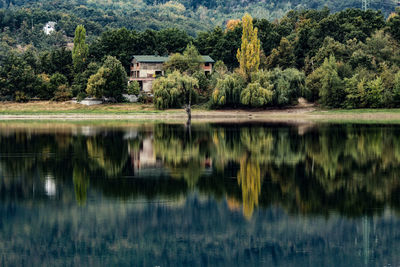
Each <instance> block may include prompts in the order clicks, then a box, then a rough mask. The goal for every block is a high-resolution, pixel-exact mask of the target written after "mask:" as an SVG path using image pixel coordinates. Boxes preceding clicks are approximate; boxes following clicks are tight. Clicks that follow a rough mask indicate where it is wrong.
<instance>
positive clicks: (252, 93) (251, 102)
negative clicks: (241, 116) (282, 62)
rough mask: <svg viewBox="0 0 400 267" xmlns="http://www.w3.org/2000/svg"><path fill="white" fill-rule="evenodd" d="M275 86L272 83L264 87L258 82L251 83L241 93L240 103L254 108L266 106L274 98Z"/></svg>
mask: <svg viewBox="0 0 400 267" xmlns="http://www.w3.org/2000/svg"><path fill="white" fill-rule="evenodd" d="M273 87H274V86H273V85H272V84H271V85H269V87H268V88H264V87H262V86H261V85H260V84H259V83H258V82H253V83H249V84H248V85H247V86H246V88H244V89H243V91H242V93H241V95H240V103H241V104H243V105H245V106H248V107H254V108H259V107H263V106H266V105H268V104H269V103H270V102H271V100H272V95H273V93H272V91H271V90H272V88H273Z"/></svg>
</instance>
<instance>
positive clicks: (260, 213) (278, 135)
mask: <svg viewBox="0 0 400 267" xmlns="http://www.w3.org/2000/svg"><path fill="white" fill-rule="evenodd" d="M9 265H11V266H14V265H15V266H30V265H48V266H56V265H62V266H69V265H77V266H87V265H96V266H99V265H101V266H124V265H131V266H400V125H359V124H356V125H355V124H300V125H293V124H283V123H242V124H237V123H225V124H224V123H211V124H193V125H192V126H191V127H190V128H188V127H186V126H185V125H184V124H162V123H158V124H151V123H147V124H132V123H129V124H127V125H126V126H118V127H117V126H101V125H97V126H96V124H90V123H80V124H69V123H65V124H57V123H38V124H30V123H29V124H24V123H1V124H0V266H9Z"/></svg>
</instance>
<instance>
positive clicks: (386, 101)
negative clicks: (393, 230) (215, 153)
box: [0, 0, 400, 108]
mask: <svg viewBox="0 0 400 267" xmlns="http://www.w3.org/2000/svg"><path fill="white" fill-rule="evenodd" d="M268 3H269V2H258V3H253V2H252V1H247V2H243V1H242V2H236V1H221V2H219V1H216V2H212V3H211V2H207V1H205V2H194V1H193V2H190V1H182V2H165V3H164V2H162V1H161V2H157V3H156V2H152V1H147V2H141V1H136V2H128V1H126V2H124V1H120V2H107V1H104V2H102V1H94V2H86V1H81V2H80V1H69V2H63V1H17V0H15V1H5V2H4V1H3V2H2V7H3V8H2V9H0V27H1V32H0V39H1V43H0V63H1V66H0V97H1V99H2V100H17V101H27V100H29V99H31V98H40V99H54V100H60V101H62V100H67V99H70V98H71V97H78V99H82V98H84V97H86V96H87V95H92V96H96V97H100V96H102V97H106V98H112V99H114V100H116V101H122V100H123V98H122V94H123V93H137V92H138V89H137V86H136V85H134V84H133V85H132V86H131V87H127V86H126V83H127V75H126V74H127V73H128V70H129V64H130V59H131V56H132V55H135V54H136V55H138V54H150V55H173V54H175V57H174V60H175V61H174V62H170V63H169V64H167V65H168V66H166V68H167V73H170V74H171V77H166V78H165V80H164V81H163V80H161V81H160V82H159V83H158V85H159V87H160V88H163V89H162V90H163V91H159V92H156V91H157V90H156V89H157V88H156V89H155V92H154V93H155V96H156V99H155V104H156V107H158V108H170V107H180V106H182V105H183V102H185V100H184V99H182V98H181V96H178V95H176V96H173V95H171V94H170V93H171V92H170V91H169V89H168V88H167V87H165V86H164V85H163V82H164V83H166V84H169V85H171V84H174V83H182V82H184V83H187V82H188V84H190V85H191V86H194V91H193V94H192V91H190V90H186V93H184V94H186V97H187V98H188V99H189V98H190V101H191V102H192V103H208V105H209V106H210V107H214V108H222V107H229V108H236V107H268V106H287V105H292V104H295V103H296V100H297V98H298V97H301V96H302V97H306V98H307V99H308V100H310V101H313V102H318V103H320V104H322V105H323V106H326V107H346V108H360V107H374V108H378V107H397V106H399V105H400V49H399V41H400V15H399V14H400V11H399V9H398V10H397V11H396V12H393V13H391V14H390V15H389V16H386V15H387V14H388V13H389V11H390V9H386V8H383V10H384V12H382V11H375V10H372V9H369V10H367V11H362V10H360V9H345V10H343V11H339V12H332V11H331V10H329V9H328V8H322V9H307V10H306V9H303V8H306V7H308V6H301V5H300V2H299V3H298V4H297V5H296V6H290V8H293V7H294V8H296V9H297V10H290V11H288V12H287V13H286V14H285V15H283V17H282V18H280V19H276V20H271V19H272V18H273V17H274V16H269V18H270V19H266V18H265V17H268V16H266V15H263V14H259V16H258V17H256V18H255V19H252V18H251V17H250V18H251V19H250V20H249V19H247V20H246V21H244V20H243V21H242V20H240V19H235V18H238V17H239V14H242V13H241V12H244V11H246V10H247V11H249V12H250V13H251V12H252V11H251V10H248V8H250V7H251V8H255V9H257V8H256V7H257V6H258V5H264V6H268ZM279 3H281V2H279ZM282 3H283V2H282ZM293 3H294V2H293ZM293 3H292V4H293ZM315 3H316V5H315V6H313V7H317V8H319V7H322V5H318V2H315ZM350 3H352V2H350ZM353 3H354V5H356V2H353ZM374 3H375V2H374ZM326 4H327V5H328V6H329V4H331V5H333V6H335V8H333V11H335V10H337V8H339V6H340V5H334V4H335V3H334V2H332V3H331V2H328V3H326ZM357 4H358V2H357ZM375 4H376V3H375ZM393 5H394V4H393V3H392V4H390V5H389V4H388V5H386V4H385V5H382V7H385V6H390V7H391V8H393ZM278 6H279V5H278V2H277V3H274V7H276V8H278ZM372 6H373V5H372ZM224 8H225V9H224ZM201 9H203V10H205V11H207V12H215V16H212V15H210V14H211V13H207V12H205V13H204V14H203V15H204V17H203V19H199V18H200V17H199V14H198V12H199V10H201ZM177 10H180V11H179V12H181V15H179V16H178V15H177V13H176V11H177ZM260 10H261V8H260V9H258V11H260ZM271 10H277V9H271ZM282 10H283V9H282ZM236 11H238V13H234V12H236ZM132 12H133V13H132ZM135 12H136V13H135ZM146 12H149V13H146ZM144 14H147V15H144ZM164 15H165V20H159V19H160V18H161V17H162V16H164ZM276 17H278V16H276ZM228 18H230V20H227V19H228ZM217 20H219V21H217ZM48 21H55V22H57V24H56V29H55V31H54V32H53V33H51V34H48V35H46V34H45V33H44V31H43V25H44V24H45V23H46V22H48ZM153 21H158V22H157V23H160V24H159V27H158V26H155V25H156V24H152V25H150V24H151V23H152V22H153ZM167 21H168V22H167ZM136 22H137V23H136ZM191 22H193V25H192V24H191ZM141 23H144V25H143V24H141ZM148 23H150V24H148ZM78 24H79V25H82V26H79V25H78ZM219 24H220V25H221V26H214V25H219ZM77 25H78V26H79V27H77ZM175 26H176V27H175ZM253 26H254V28H253ZM245 27H247V29H251V34H252V36H253V37H251V38H252V40H253V41H254V42H255V43H254V44H253V45H254V46H253V48H251V49H252V50H254V51H253V52H254V53H253V54H254V55H256V57H255V63H254V64H255V65H254V66H253V67H251V68H252V69H248V70H246V69H244V68H243V66H244V65H245V64H247V63H245V62H242V61H241V59H240V57H239V54H238V50H239V49H245V47H243V42H244V41H243V40H244V39H243V36H244V33H245V32H247V31H248V30H244V28H245ZM78 29H79V31H78V32H77V30H78ZM77 36H80V37H79V38H77ZM74 37H75V40H74V44H75V47H77V46H79V47H80V49H81V50H80V51H78V52H77V51H75V49H74V51H71V49H69V48H68V47H70V46H69V45H67V44H68V43H71V42H72V41H73V38H74ZM249 40H250V39H249ZM253 41H252V42H253ZM241 46H242V47H241ZM184 51H185V52H184ZM176 53H178V54H176ZM179 53H180V54H179ZM78 54H79V56H77V55H78ZM199 54H203V55H210V56H211V57H212V58H213V59H214V60H215V61H217V64H216V65H215V71H214V73H213V75H211V76H209V77H206V76H205V75H204V73H201V72H199V70H196V64H195V65H193V64H192V63H193V62H194V63H196V57H197V56H198V55H199ZM196 55H197V56H196ZM189 61H192V63H190V64H189V65H190V66H189V65H187V64H188V62H189ZM239 67H240V68H239ZM123 69H125V71H126V73H125V72H124V71H123ZM189 69H190V73H188V70H189ZM179 73H180V74H184V75H180V74H179ZM185 75H186V76H187V75H188V76H190V77H186V76H185ZM181 76H182V77H183V78H184V80H181V78H182V77H181ZM188 78H190V79H188ZM192 78H194V80H193V79H192ZM116 80H117V81H119V84H116V83H115V82H114V81H116ZM187 94H189V95H187ZM157 95H159V96H162V98H157ZM192 96H193V99H192ZM165 98H168V99H167V100H166V99H165ZM161 100H162V103H161V102H159V101H161Z"/></svg>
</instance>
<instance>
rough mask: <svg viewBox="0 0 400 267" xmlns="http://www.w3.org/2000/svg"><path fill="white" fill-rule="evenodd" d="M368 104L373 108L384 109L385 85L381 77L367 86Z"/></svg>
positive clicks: (366, 96)
mask: <svg viewBox="0 0 400 267" xmlns="http://www.w3.org/2000/svg"><path fill="white" fill-rule="evenodd" d="M365 98H366V102H367V105H368V106H369V107H371V108H382V107H384V102H383V83H382V79H381V77H378V78H376V79H375V80H372V81H369V82H368V83H367V84H366V95H365Z"/></svg>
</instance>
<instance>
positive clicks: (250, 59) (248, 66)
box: [236, 13, 260, 79]
mask: <svg viewBox="0 0 400 267" xmlns="http://www.w3.org/2000/svg"><path fill="white" fill-rule="evenodd" d="M242 24H243V34H242V45H241V47H240V49H238V51H237V56H236V57H237V59H238V61H239V64H240V71H241V72H242V74H243V75H244V76H245V77H246V78H247V79H249V78H250V75H251V73H254V72H256V71H257V70H258V67H259V66H260V40H259V39H258V37H257V34H258V29H257V28H254V27H253V18H252V17H251V16H250V15H249V14H247V13H246V14H245V15H244V17H243V19H242Z"/></svg>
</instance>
